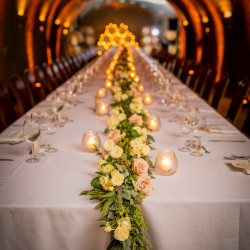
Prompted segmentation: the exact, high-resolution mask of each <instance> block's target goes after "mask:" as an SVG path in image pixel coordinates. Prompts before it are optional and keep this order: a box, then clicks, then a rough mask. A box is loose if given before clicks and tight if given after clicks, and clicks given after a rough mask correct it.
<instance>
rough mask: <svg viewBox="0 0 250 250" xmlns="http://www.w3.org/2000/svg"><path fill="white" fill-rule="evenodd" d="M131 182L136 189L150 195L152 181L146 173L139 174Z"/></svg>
mask: <svg viewBox="0 0 250 250" xmlns="http://www.w3.org/2000/svg"><path fill="white" fill-rule="evenodd" d="M133 184H134V188H135V190H136V191H142V192H143V193H144V194H145V195H150V192H151V190H152V183H151V180H150V177H149V176H148V175H147V174H142V175H139V176H138V177H137V178H136V182H134V183H133Z"/></svg>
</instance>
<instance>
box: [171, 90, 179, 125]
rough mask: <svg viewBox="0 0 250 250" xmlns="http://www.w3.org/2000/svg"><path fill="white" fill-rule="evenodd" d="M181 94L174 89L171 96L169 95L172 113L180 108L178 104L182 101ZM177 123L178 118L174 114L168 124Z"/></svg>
mask: <svg viewBox="0 0 250 250" xmlns="http://www.w3.org/2000/svg"><path fill="white" fill-rule="evenodd" d="M179 96H180V95H179V92H178V91H176V89H175V88H172V90H171V92H170V94H169V100H168V104H169V105H168V106H169V108H170V109H171V110H172V111H175V110H176V109H177V107H178V103H179V101H180V98H179ZM176 121H177V116H176V114H172V115H171V117H170V119H169V120H168V122H176Z"/></svg>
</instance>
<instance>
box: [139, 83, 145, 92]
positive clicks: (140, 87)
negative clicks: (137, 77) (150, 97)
mask: <svg viewBox="0 0 250 250" xmlns="http://www.w3.org/2000/svg"><path fill="white" fill-rule="evenodd" d="M138 91H139V92H143V91H144V86H143V85H142V84H140V85H139V86H138Z"/></svg>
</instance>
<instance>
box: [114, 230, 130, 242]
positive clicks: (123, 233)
mask: <svg viewBox="0 0 250 250" xmlns="http://www.w3.org/2000/svg"><path fill="white" fill-rule="evenodd" d="M114 237H115V239H116V240H119V241H125V240H127V239H128V237H129V230H127V229H126V228H124V227H117V228H116V229H115V233H114Z"/></svg>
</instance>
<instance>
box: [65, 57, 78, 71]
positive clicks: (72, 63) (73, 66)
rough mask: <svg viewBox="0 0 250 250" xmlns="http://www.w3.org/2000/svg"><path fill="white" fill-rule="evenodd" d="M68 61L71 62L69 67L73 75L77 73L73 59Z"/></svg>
mask: <svg viewBox="0 0 250 250" xmlns="http://www.w3.org/2000/svg"><path fill="white" fill-rule="evenodd" d="M66 59H67V60H68V62H69V66H70V67H71V70H72V72H73V74H74V73H76V71H77V67H76V66H75V64H74V62H73V59H72V57H67V58H66Z"/></svg>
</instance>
